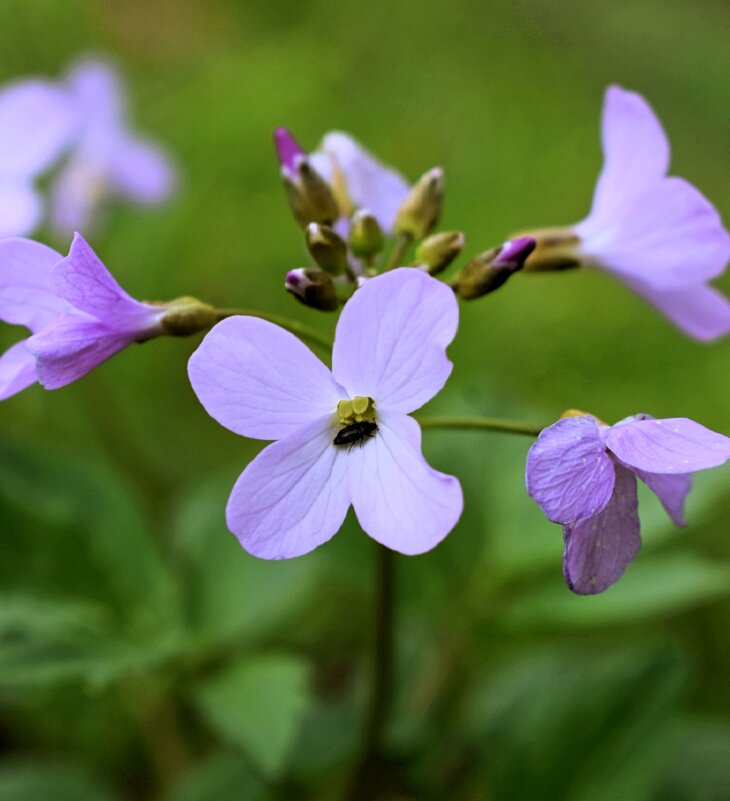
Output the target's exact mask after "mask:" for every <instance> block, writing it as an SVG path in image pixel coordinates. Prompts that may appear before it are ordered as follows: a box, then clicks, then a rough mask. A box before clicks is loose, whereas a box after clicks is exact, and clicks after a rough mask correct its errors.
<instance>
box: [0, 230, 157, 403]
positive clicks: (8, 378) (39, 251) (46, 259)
mask: <svg viewBox="0 0 730 801" xmlns="http://www.w3.org/2000/svg"><path fill="white" fill-rule="evenodd" d="M165 311H166V310H165V308H164V307H161V306H155V305H152V304H148V303H140V302H139V301H137V300H134V299H133V298H131V297H130V296H129V295H128V294H127V293H126V292H125V291H124V290H123V289H122V288H121V287H120V286H119V284H117V282H116V281H115V280H114V278H113V277H112V276H111V274H110V273H109V271H108V270H107V268H106V267H105V266H104V265H103V264H102V263H101V261H99V259H98V257H97V256H96V254H95V253H94V251H93V250H92V249H91V248H90V247H89V245H88V244H87V242H86V241H85V240H84V238H83V237H82V236H80V235H79V234H77V235H76V236H75V237H74V240H73V243H72V244H71V249H70V251H69V254H68V256H67V257H66V258H65V259H64V258H63V257H62V256H61V255H60V254H59V253H56V251H55V250H52V249H51V248H49V247H46V246H45V245H42V244H40V243H39V242H33V241H32V240H29V239H5V240H2V241H0V319H2V320H4V321H5V322H6V323H11V324H13V325H22V326H25V327H26V328H28V329H30V331H31V333H32V336H31V337H29V338H27V339H24V340H22V341H20V342H18V343H16V344H15V345H13V346H12V347H11V348H10V349H9V350H7V351H6V352H5V353H4V354H3V355H2V356H0V400H4V399H5V398H8V397H10V396H11V395H14V394H15V393H17V392H20V391H21V390H23V389H25V388H26V387H28V386H30V385H31V384H33V383H34V382H35V381H39V382H40V383H41V384H42V385H43V386H44V387H45V388H46V389H57V388H58V387H63V386H65V385H66V384H69V383H70V382H72V381H75V380H76V379H77V378H81V376H83V375H86V373H88V372H89V371H90V370H93V368H94V367H96V366H97V365H99V364H101V362H103V361H105V360H106V359H108V358H109V357H110V356H113V355H114V354H115V353H117V352H119V351H120V350H122V349H123V348H125V347H126V346H127V345H130V344H132V343H133V342H138V341H143V340H146V339H150V338H151V337H154V336H157V335H158V334H160V333H162V324H161V320H162V318H163V316H164V315H165Z"/></svg>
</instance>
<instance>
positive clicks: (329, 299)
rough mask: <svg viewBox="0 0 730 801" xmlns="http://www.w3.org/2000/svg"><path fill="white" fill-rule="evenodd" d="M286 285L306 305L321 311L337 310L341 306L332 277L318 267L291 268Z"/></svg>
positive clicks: (288, 290) (287, 289)
mask: <svg viewBox="0 0 730 801" xmlns="http://www.w3.org/2000/svg"><path fill="white" fill-rule="evenodd" d="M284 287H285V288H286V291H287V292H291V294H292V295H294V297H295V298H296V299H297V300H298V301H300V302H301V303H303V304H304V305H305V306H310V307H311V308H313V309H319V310H320V311H336V310H337V309H338V308H339V307H340V302H339V300H338V299H337V292H336V291H335V285H334V283H333V282H332V277H331V276H330V274H329V273H326V272H325V271H324V270H320V269H318V268H316V267H308V268H300V269H298V270H290V271H289V272H288V273H287V274H286V281H285V282H284Z"/></svg>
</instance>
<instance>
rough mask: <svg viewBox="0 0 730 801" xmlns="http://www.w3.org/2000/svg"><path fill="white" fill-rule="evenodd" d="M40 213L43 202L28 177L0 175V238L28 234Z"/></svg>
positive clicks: (37, 220) (35, 224) (36, 225)
mask: <svg viewBox="0 0 730 801" xmlns="http://www.w3.org/2000/svg"><path fill="white" fill-rule="evenodd" d="M42 215H43V202H42V201H41V197H40V195H39V194H38V192H37V191H36V189H35V188H34V187H33V185H32V184H31V183H30V181H29V180H28V179H25V178H18V177H8V176H3V175H0V239H1V238H4V237H7V236H24V235H25V234H29V233H30V232H31V231H33V230H34V229H35V228H37V227H38V224H39V223H40V220H41V217H42Z"/></svg>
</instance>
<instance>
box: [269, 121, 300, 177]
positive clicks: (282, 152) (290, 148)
mask: <svg viewBox="0 0 730 801" xmlns="http://www.w3.org/2000/svg"><path fill="white" fill-rule="evenodd" d="M274 147H276V155H277V158H278V159H279V164H281V166H282V167H283V168H284V169H285V170H289V171H293V170H294V167H295V166H296V161H297V158H298V157H299V156H306V153H305V152H304V149H303V148H302V146H301V145H300V144H299V142H297V140H296V139H295V138H294V137H293V136H292V135H291V133H290V132H289V130H287V129H286V128H277V129H276V130H275V131H274Z"/></svg>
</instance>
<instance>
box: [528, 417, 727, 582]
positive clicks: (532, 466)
mask: <svg viewBox="0 0 730 801" xmlns="http://www.w3.org/2000/svg"><path fill="white" fill-rule="evenodd" d="M728 459H730V439H729V438H728V437H725V436H723V435H722V434H717V433H715V432H714V431H710V430H709V429H707V428H705V427H704V426H701V425H699V424H698V423H695V422H694V421H692V420H688V419H687V418H684V417H677V418H672V419H668V420H655V419H653V418H652V417H649V415H645V414H639V415H635V416H633V417H627V418H626V419H625V420H622V421H621V422H619V423H616V424H615V425H613V426H608V425H605V424H604V423H599V422H598V421H597V420H596V419H595V418H593V417H591V416H590V415H580V416H576V417H567V418H565V419H563V420H559V421H558V422H557V423H555V424H554V425H551V426H550V427H549V428H546V429H545V430H544V431H542V432H541V434H540V436H539V437H538V438H537V441H536V442H535V444H534V445H533V446H532V447H531V448H530V452H529V453H528V455H527V470H526V479H527V492H528V494H529V495H530V497H531V498H532V499H533V500H534V501H535V502H536V503H537V505H538V506H539V507H540V509H542V511H543V512H544V514H545V515H546V516H547V517H548V519H549V520H551V521H553V522H554V523H562V525H563V537H564V540H565V553H564V557H563V573H564V575H565V580H566V581H567V583H568V586H569V587H570V589H571V590H573V591H574V592H577V593H579V594H581V595H591V594H594V593H598V592H603V590H605V589H606V588H607V587H610V586H611V584H613V583H614V582H615V581H617V580H618V579H619V578H620V577H621V576H622V574H623V572H624V571H625V570H626V568H627V567H628V565H629V564H630V563H631V562H632V561H633V559H634V557H635V556H636V553H637V551H638V550H639V545H640V544H641V540H640V537H639V517H638V513H637V508H638V503H637V498H636V476H638V477H639V478H640V479H641V480H642V481H643V482H644V483H645V484H646V485H647V486H648V487H649V489H651V490H652V491H653V492H654V494H655V495H656V496H657V497H658V498H659V500H660V501H661V503H662V505H663V506H664V508H665V509H666V511H667V513H668V514H669V516H670V517H671V519H672V520H673V521H674V522H675V523H676V524H677V525H678V526H683V525H686V523H685V521H684V518H683V514H684V501H685V498H686V496H687V493H688V492H689V491H690V488H691V480H690V474H691V473H694V472H695V471H696V470H704V469H706V468H708V467H716V466H717V465H720V464H723V462H725V461H727V460H728Z"/></svg>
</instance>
